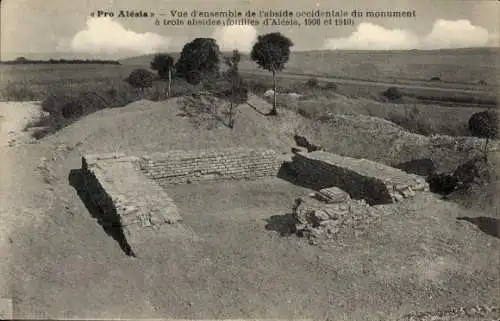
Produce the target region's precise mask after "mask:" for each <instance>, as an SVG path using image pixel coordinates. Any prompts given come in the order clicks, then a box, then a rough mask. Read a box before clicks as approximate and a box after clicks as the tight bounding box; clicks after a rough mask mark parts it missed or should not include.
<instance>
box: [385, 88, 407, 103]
mask: <svg viewBox="0 0 500 321" xmlns="http://www.w3.org/2000/svg"><path fill="white" fill-rule="evenodd" d="M382 95H383V96H384V97H385V98H387V99H388V100H399V99H401V98H403V93H402V92H401V91H400V90H399V89H398V88H396V87H390V88H388V89H387V90H386V91H384V92H383V93H382Z"/></svg>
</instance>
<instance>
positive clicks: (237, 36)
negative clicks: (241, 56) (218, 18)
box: [213, 25, 257, 52]
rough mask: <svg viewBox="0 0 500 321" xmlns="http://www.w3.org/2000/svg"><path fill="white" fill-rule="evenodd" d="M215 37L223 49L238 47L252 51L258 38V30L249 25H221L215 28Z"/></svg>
mask: <svg viewBox="0 0 500 321" xmlns="http://www.w3.org/2000/svg"><path fill="white" fill-rule="evenodd" d="M213 38H214V39H215V40H216V41H217V44H218V45H219V47H220V49H221V50H222V51H231V50H234V49H238V50H239V51H242V52H250V51H251V50H252V46H253V43H254V42H255V40H256V39H257V30H255V28H254V27H253V26H249V25H234V26H228V27H222V28H220V27H219V28H217V29H215V31H214V34H213Z"/></svg>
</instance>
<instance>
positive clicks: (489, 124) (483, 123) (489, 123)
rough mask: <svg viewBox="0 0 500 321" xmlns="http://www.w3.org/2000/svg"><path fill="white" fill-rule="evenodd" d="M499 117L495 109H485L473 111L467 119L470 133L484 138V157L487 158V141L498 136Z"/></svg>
mask: <svg viewBox="0 0 500 321" xmlns="http://www.w3.org/2000/svg"><path fill="white" fill-rule="evenodd" d="M498 120H499V117H498V112H497V111H496V110H492V109H490V110H486V111H482V112H478V113H475V114H474V115H472V116H471V118H470V119H469V130H470V132H471V134H472V135H474V136H476V137H480V138H486V142H485V146H484V157H485V159H487V158H488V143H489V141H490V139H496V138H498V126H499V123H498Z"/></svg>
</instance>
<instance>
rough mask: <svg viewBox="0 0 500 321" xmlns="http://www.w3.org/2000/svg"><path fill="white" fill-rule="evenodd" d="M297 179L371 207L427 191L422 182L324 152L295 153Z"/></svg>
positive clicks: (387, 169) (383, 166) (386, 167)
mask: <svg viewBox="0 0 500 321" xmlns="http://www.w3.org/2000/svg"><path fill="white" fill-rule="evenodd" d="M290 167H291V169H292V170H293V171H294V172H295V173H296V175H297V176H296V179H297V181H298V182H300V183H302V184H306V185H308V186H311V187H312V188H313V189H315V190H319V189H322V188H327V187H333V186H336V187H339V188H341V189H342V190H344V191H346V192H347V193H349V195H350V197H352V198H353V199H358V200H361V199H364V200H365V201H366V202H368V203H369V204H370V205H375V204H388V203H394V202H400V201H402V200H404V199H405V198H410V197H413V196H415V193H416V192H420V191H428V190H429V186H428V184H427V183H426V182H425V179H424V178H422V177H420V176H417V175H413V174H408V173H406V172H403V171H401V170H399V169H396V168H393V167H389V166H386V165H383V164H380V163H376V162H373V161H370V160H366V159H356V158H350V157H344V156H339V155H336V154H332V153H327V152H323V151H315V152H311V153H301V152H298V153H296V154H295V155H294V156H293V158H292V162H291V165H290Z"/></svg>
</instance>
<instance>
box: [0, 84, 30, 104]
mask: <svg viewBox="0 0 500 321" xmlns="http://www.w3.org/2000/svg"><path fill="white" fill-rule="evenodd" d="M2 96H3V97H2V98H4V99H6V100H14V101H31V100H35V99H36V98H37V95H36V93H35V91H34V90H33V89H32V88H31V87H30V85H29V84H26V83H9V84H7V86H6V87H5V88H4V90H3V93H2Z"/></svg>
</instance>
